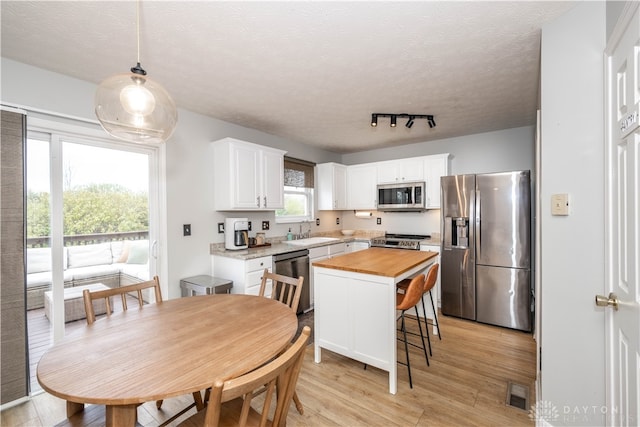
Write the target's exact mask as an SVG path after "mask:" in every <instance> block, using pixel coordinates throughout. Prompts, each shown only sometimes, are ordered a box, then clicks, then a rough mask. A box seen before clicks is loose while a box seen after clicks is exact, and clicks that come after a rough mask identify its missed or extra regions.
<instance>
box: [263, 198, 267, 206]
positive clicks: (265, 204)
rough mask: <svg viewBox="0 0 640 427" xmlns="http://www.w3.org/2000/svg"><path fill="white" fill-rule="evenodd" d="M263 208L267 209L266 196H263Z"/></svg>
mask: <svg viewBox="0 0 640 427" xmlns="http://www.w3.org/2000/svg"><path fill="white" fill-rule="evenodd" d="M264 207H265V208H266V207H267V196H264Z"/></svg>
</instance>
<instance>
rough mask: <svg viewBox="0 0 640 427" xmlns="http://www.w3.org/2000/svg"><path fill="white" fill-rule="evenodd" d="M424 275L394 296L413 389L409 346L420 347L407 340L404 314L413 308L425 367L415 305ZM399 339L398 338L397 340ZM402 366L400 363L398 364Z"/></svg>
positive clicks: (420, 291) (424, 349) (423, 345)
mask: <svg viewBox="0 0 640 427" xmlns="http://www.w3.org/2000/svg"><path fill="white" fill-rule="evenodd" d="M424 281H425V278H424V274H421V275H419V276H416V277H414V278H413V279H411V281H410V282H409V286H408V287H407V290H406V292H405V293H404V294H401V293H397V294H396V310H400V319H401V325H400V331H401V332H402V336H403V341H404V351H405V353H406V354H407V363H406V365H407V370H408V372H409V387H410V388H413V381H412V379H411V363H410V362H409V345H412V346H414V347H417V348H420V346H418V345H416V344H413V343H410V342H409V341H408V340H407V327H406V324H405V313H406V312H407V310H410V309H411V308H413V309H414V310H415V312H416V321H417V322H418V329H419V330H420V339H421V340H422V350H423V351H424V357H425V358H426V359H427V365H429V356H427V347H426V345H425V344H424V335H423V334H422V322H420V316H418V308H417V305H418V303H419V302H420V298H421V296H422V294H423V289H424ZM398 339H399V338H398ZM398 363H400V364H403V365H404V363H402V362H398Z"/></svg>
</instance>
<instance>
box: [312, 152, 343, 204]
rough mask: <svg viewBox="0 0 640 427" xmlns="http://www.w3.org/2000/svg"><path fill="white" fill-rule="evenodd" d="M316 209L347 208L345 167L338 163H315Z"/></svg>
mask: <svg viewBox="0 0 640 427" xmlns="http://www.w3.org/2000/svg"><path fill="white" fill-rule="evenodd" d="M316 177H317V183H316V190H317V193H318V210H320V211H331V210H340V209H347V167H346V166H345V165H341V164H338V163H320V164H318V165H316Z"/></svg>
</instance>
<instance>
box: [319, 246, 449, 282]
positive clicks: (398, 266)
mask: <svg viewBox="0 0 640 427" xmlns="http://www.w3.org/2000/svg"><path fill="white" fill-rule="evenodd" d="M437 256H438V253H437V252H431V251H410V250H403V249H389V248H369V249H365V250H362V251H357V252H351V253H348V254H345V255H340V256H336V257H333V258H328V259H323V260H320V261H315V262H314V263H313V266H314V267H323V268H331V269H334V270H344V271H352V272H355V273H364V274H373V275H376V276H385V277H397V276H399V275H401V274H402V273H404V272H405V271H407V270H410V269H412V268H413V267H415V266H417V265H419V264H421V263H423V262H425V261H428V260H430V259H431V258H434V257H437Z"/></svg>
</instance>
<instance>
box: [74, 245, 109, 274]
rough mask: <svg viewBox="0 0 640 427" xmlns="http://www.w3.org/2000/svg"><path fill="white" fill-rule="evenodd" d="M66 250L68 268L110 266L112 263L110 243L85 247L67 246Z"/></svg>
mask: <svg viewBox="0 0 640 427" xmlns="http://www.w3.org/2000/svg"><path fill="white" fill-rule="evenodd" d="M67 249H68V254H67V257H68V260H69V268H78V267H88V266H92V265H105V264H106V265H110V264H111V263H112V261H113V255H112V254H111V243H109V242H107V243H97V244H93V245H85V246H69V247H68V248H67Z"/></svg>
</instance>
